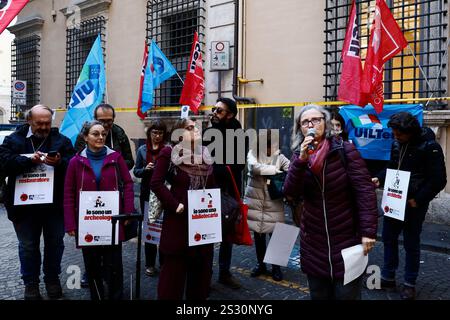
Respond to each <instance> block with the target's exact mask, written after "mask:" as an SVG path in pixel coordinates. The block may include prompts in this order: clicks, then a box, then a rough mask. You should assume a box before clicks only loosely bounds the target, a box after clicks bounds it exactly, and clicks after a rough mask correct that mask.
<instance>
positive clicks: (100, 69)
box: [60, 35, 106, 145]
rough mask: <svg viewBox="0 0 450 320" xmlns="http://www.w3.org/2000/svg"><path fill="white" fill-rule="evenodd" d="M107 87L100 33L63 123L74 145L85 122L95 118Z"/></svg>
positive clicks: (64, 132)
mask: <svg viewBox="0 0 450 320" xmlns="http://www.w3.org/2000/svg"><path fill="white" fill-rule="evenodd" d="M105 87H106V76H105V64H104V62H103V50H102V46H101V40H100V35H98V37H97V39H96V40H95V42H94V44H93V45H92V48H91V51H90V52H89V55H88V56H87V58H86V62H85V63H84V66H83V69H82V70H81V73H80V77H79V78H78V81H77V84H76V85H75V88H74V89H73V93H72V97H71V98H70V103H69V105H68V107H67V109H68V110H67V112H66V115H65V116H64V119H63V122H62V124H61V129H60V131H61V133H62V134H63V135H65V136H66V137H68V138H69V139H70V140H71V141H72V144H73V145H75V141H76V139H77V135H78V134H79V133H80V130H81V128H82V126H83V124H84V122H85V121H90V120H92V119H93V115H94V109H95V107H96V106H98V105H99V104H100V103H101V102H102V100H103V93H104V92H105Z"/></svg>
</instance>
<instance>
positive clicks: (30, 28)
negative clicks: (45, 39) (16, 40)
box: [8, 16, 45, 36]
mask: <svg viewBox="0 0 450 320" xmlns="http://www.w3.org/2000/svg"><path fill="white" fill-rule="evenodd" d="M44 22H45V20H44V19H43V18H42V17H40V16H34V17H27V18H24V19H23V20H19V21H17V22H16V24H15V25H13V26H11V27H8V31H9V32H11V33H13V34H15V35H16V36H17V35H18V33H20V32H23V31H27V33H33V32H36V31H40V30H41V28H42V26H43V25H44Z"/></svg>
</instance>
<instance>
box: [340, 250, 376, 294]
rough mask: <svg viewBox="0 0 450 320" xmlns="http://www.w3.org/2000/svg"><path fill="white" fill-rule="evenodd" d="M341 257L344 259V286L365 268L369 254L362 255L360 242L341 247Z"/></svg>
mask: <svg viewBox="0 0 450 320" xmlns="http://www.w3.org/2000/svg"><path fill="white" fill-rule="evenodd" d="M341 254H342V258H343V259H344V266H345V273H344V286H345V285H346V284H347V283H349V282H352V281H353V280H355V279H356V278H358V277H359V276H360V275H361V274H362V273H363V272H364V270H365V269H366V267H367V263H368V262H369V255H367V256H365V255H364V248H363V246H362V244H357V245H356V246H353V247H350V248H346V249H342V250H341Z"/></svg>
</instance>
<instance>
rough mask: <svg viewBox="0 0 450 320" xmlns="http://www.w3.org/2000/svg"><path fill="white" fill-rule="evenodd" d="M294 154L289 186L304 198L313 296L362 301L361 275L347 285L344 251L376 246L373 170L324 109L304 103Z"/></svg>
mask: <svg viewBox="0 0 450 320" xmlns="http://www.w3.org/2000/svg"><path fill="white" fill-rule="evenodd" d="M293 150H294V156H293V158H292V160H291V165H290V167H289V172H288V175H287V177H286V180H285V184H284V190H283V192H284V194H285V196H286V198H287V199H288V201H297V202H298V201H303V211H302V216H301V219H300V229H301V234H300V239H301V243H300V248H301V254H300V256H301V266H302V270H303V272H304V273H306V275H307V276H308V284H309V288H310V292H311V298H312V299H314V300H315V299H317V300H325V299H337V300H341V299H346V300H347V299H360V297H361V277H362V276H359V277H358V278H357V279H355V280H353V281H352V282H350V283H348V284H346V285H344V284H343V278H344V271H345V268H344V261H343V258H342V254H341V250H342V249H345V248H349V247H352V246H355V245H358V244H361V245H362V250H363V252H364V254H367V253H368V252H369V251H370V250H371V249H372V248H373V246H374V244H375V239H376V234H377V233H376V231H377V213H378V212H377V200H376V194H375V188H374V186H373V185H372V184H371V178H370V174H369V171H368V170H367V168H366V165H365V162H364V160H363V159H362V158H361V156H360V154H359V152H358V151H357V150H356V149H355V147H354V146H353V144H351V143H349V142H347V141H343V140H342V139H340V138H338V137H336V136H335V135H333V134H332V133H331V123H330V114H329V112H328V111H326V110H325V109H324V108H322V107H319V106H316V105H309V106H306V107H303V108H302V109H301V111H300V114H299V116H298V117H297V119H296V124H295V130H294V139H293Z"/></svg>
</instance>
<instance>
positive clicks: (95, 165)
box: [86, 147, 106, 189]
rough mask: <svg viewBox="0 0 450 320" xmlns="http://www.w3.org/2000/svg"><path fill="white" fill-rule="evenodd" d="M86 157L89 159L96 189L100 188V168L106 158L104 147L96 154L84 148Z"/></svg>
mask: <svg viewBox="0 0 450 320" xmlns="http://www.w3.org/2000/svg"><path fill="white" fill-rule="evenodd" d="M86 155H87V157H88V159H89V163H90V164H91V167H92V170H94V174H95V181H96V182H97V189H98V188H99V186H100V177H101V174H102V166H103V160H105V158H106V147H103V149H102V150H100V151H98V152H94V151H91V150H89V148H86Z"/></svg>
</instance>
